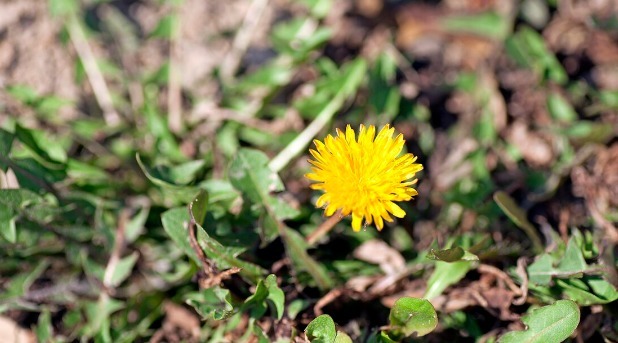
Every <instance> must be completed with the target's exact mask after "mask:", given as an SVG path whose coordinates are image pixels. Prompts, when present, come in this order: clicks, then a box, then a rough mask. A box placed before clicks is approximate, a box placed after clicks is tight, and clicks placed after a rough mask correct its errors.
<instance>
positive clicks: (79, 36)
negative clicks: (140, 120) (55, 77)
mask: <svg viewBox="0 0 618 343" xmlns="http://www.w3.org/2000/svg"><path fill="white" fill-rule="evenodd" d="M67 26H68V29H69V36H70V38H71V41H72V42H73V46H74V47H75V51H77V55H78V56H79V59H80V60H81V61H82V64H83V65H84V70H85V71H86V76H88V81H89V82H90V85H91V86H92V91H93V92H94V97H95V98H96V99H97V103H98V104H99V106H100V107H101V109H102V110H103V118H104V119H105V123H106V124H107V125H108V126H116V125H118V124H119V123H120V115H118V112H116V110H115V109H114V103H113V101H112V96H111V94H110V92H109V89H108V88H107V84H106V83H105V79H104V78H103V74H102V73H101V70H100V69H99V66H98V65H97V61H96V58H95V56H94V53H93V52H92V49H91V48H90V45H89V44H88V40H87V39H86V35H85V34H84V31H83V30H82V28H81V27H80V24H79V23H78V22H77V18H75V16H74V15H70V17H69V23H68V25H67Z"/></svg>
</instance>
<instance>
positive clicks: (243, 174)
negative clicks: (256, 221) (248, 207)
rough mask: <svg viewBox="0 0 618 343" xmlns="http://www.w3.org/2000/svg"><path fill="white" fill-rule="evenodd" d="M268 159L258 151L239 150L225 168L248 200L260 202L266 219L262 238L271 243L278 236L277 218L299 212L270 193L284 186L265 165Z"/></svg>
mask: <svg viewBox="0 0 618 343" xmlns="http://www.w3.org/2000/svg"><path fill="white" fill-rule="evenodd" d="M268 162H269V160H268V157H267V156H266V155H265V154H264V153H262V152H261V151H258V150H253V149H241V150H239V151H238V153H237V154H236V157H235V158H234V160H232V162H231V163H230V167H229V169H228V170H229V171H228V173H229V178H230V182H231V183H232V186H234V187H235V188H236V189H237V190H239V191H240V192H241V193H242V194H243V197H245V198H247V199H248V200H249V201H250V202H251V203H254V204H259V205H260V206H262V207H263V208H264V209H265V211H266V213H265V216H266V218H265V219H264V221H263V224H262V225H261V228H262V230H261V237H262V240H263V241H265V242H270V241H272V240H273V239H275V238H276V237H277V236H278V235H279V228H278V227H279V224H278V221H280V220H283V219H288V218H290V217H292V216H295V215H296V214H297V213H298V211H295V210H294V209H292V208H290V206H289V205H287V204H286V203H285V202H283V201H281V200H280V199H278V198H276V197H273V196H271V195H270V193H272V192H279V191H282V190H283V189H284V186H283V182H281V179H280V178H279V175H277V173H275V172H273V171H272V170H271V169H270V168H269V167H268ZM272 216H274V218H272ZM268 217H271V218H268Z"/></svg>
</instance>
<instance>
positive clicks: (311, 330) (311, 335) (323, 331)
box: [305, 314, 337, 343]
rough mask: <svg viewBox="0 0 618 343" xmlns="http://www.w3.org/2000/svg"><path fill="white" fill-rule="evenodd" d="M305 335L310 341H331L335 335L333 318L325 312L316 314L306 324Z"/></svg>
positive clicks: (324, 342)
mask: <svg viewBox="0 0 618 343" xmlns="http://www.w3.org/2000/svg"><path fill="white" fill-rule="evenodd" d="M305 335H307V339H309V342H311V343H333V342H335V338H336V337H337V329H336V328H335V322H334V321H333V318H331V316H329V315H327V314H323V315H321V316H318V317H317V318H315V319H314V320H312V321H311V323H309V325H307V328H306V329H305Z"/></svg>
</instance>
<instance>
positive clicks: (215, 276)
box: [188, 202, 241, 289]
mask: <svg viewBox="0 0 618 343" xmlns="http://www.w3.org/2000/svg"><path fill="white" fill-rule="evenodd" d="M189 216H190V217H191V220H190V221H189V227H188V230H189V242H190V243H191V248H193V250H194V251H195V253H196V254H197V256H198V258H199V260H200V263H201V264H202V270H203V272H204V274H205V276H204V277H201V278H200V279H199V280H198V283H199V285H200V287H201V288H203V289H207V288H210V287H213V286H216V285H219V284H220V283H221V282H222V281H223V280H225V279H229V278H230V277H231V276H232V275H234V274H236V273H239V272H240V271H241V268H238V267H232V268H230V269H227V270H224V271H222V272H219V270H218V269H217V267H216V266H215V265H214V264H213V263H212V261H210V260H209V259H208V258H207V257H206V254H204V251H203V250H202V248H201V247H200V245H199V244H198V242H197V238H196V237H195V226H196V225H197V224H196V221H195V217H194V216H193V202H191V203H190V204H189Z"/></svg>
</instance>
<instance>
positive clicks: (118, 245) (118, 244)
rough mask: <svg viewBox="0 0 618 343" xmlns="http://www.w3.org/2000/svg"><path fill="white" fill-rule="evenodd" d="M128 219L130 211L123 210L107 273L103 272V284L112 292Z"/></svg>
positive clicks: (106, 268)
mask: <svg viewBox="0 0 618 343" xmlns="http://www.w3.org/2000/svg"><path fill="white" fill-rule="evenodd" d="M128 220H129V211H127V210H123V211H122V212H121V213H120V217H119V218H118V226H117V227H116V236H115V239H114V247H113V249H112V253H111V255H110V256H109V260H108V261H107V266H106V267H105V273H104V274H103V286H104V287H105V288H106V290H107V291H108V292H110V291H111V290H112V288H113V287H114V285H113V284H112V278H113V276H114V272H115V271H116V267H117V266H118V262H120V255H122V251H123V250H124V246H125V231H126V230H125V229H126V226H127V221H128Z"/></svg>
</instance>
